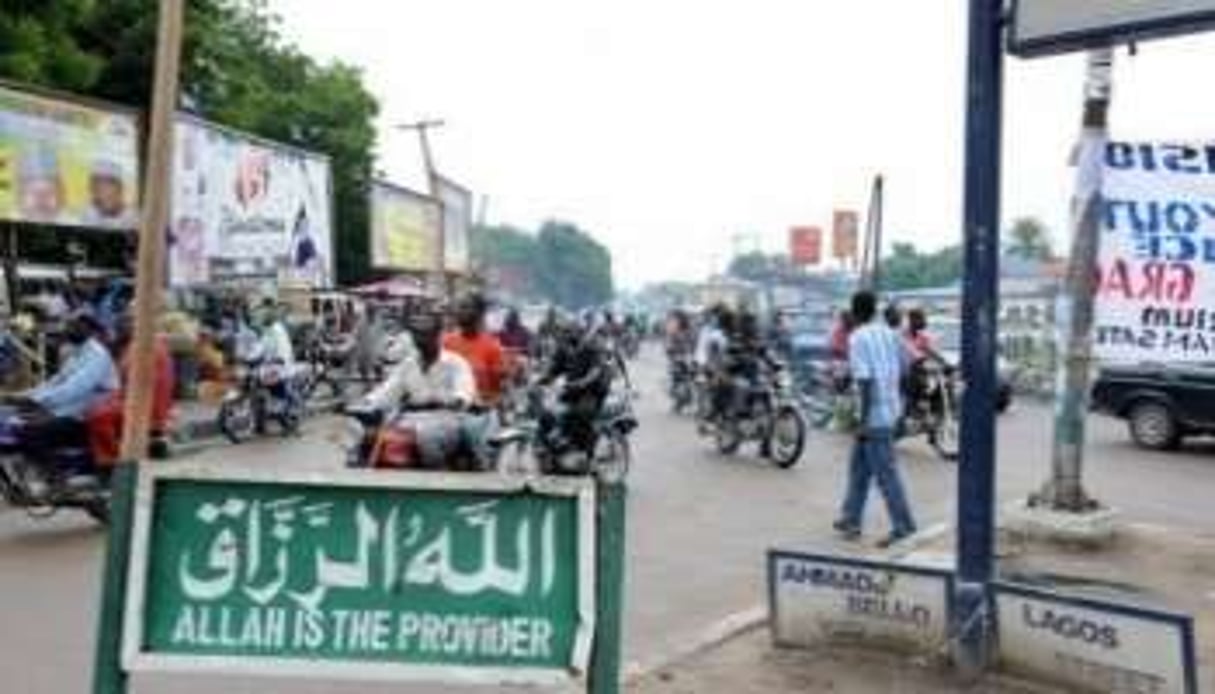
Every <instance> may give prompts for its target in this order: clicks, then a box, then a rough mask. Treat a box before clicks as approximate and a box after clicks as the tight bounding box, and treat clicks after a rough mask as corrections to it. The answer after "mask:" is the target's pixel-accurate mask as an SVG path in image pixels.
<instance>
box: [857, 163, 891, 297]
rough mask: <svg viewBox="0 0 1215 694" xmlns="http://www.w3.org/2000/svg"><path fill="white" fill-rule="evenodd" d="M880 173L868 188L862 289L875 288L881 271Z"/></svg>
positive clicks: (881, 204) (883, 182)
mask: <svg viewBox="0 0 1215 694" xmlns="http://www.w3.org/2000/svg"><path fill="white" fill-rule="evenodd" d="M884 184H885V181H884V179H883V177H882V174H878V175H876V176H874V177H873V185H872V186H871V187H870V189H869V213H868V215H866V217H865V242H864V243H865V245H864V246H863V247H862V249H861V281H860V285H861V288H863V289H870V290H874V291H876V290H877V287H878V282H879V281H880V280H881V273H882V206H883V203H884V201H883V199H882V194H883V187H884Z"/></svg>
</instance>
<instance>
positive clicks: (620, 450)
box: [595, 434, 633, 484]
mask: <svg viewBox="0 0 1215 694" xmlns="http://www.w3.org/2000/svg"><path fill="white" fill-rule="evenodd" d="M605 445H606V446H607V452H606V455H605V456H604V457H603V458H601V459H599V460H598V461H596V465H595V474H596V475H597V476H598V477H599V481H600V482H603V483H605V484H620V483H621V482H623V481H624V478H625V477H628V475H629V464H630V463H631V462H632V458H633V452H632V449H631V447H630V446H629V440H628V438H627V437H625V436H621V435H619V434H613V435H611V436H608V437H607V440H606V441H605Z"/></svg>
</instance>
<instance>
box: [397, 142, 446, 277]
mask: <svg viewBox="0 0 1215 694" xmlns="http://www.w3.org/2000/svg"><path fill="white" fill-rule="evenodd" d="M443 125H444V122H443V121H442V120H440V119H434V118H432V119H423V120H419V121H415V122H413V123H402V124H400V125H398V126H397V130H416V131H418V142H419V143H420V144H421V146H422V164H423V166H425V168H426V186H427V190H428V191H429V192H430V196H431V197H432V198H434V199H435V200H439V179H438V171H436V170H435V160H434V154H433V153H432V152H431V149H430V130H431V129H432V128H441V127H443ZM441 206H442V201H441V200H440V209H441ZM438 256H439V258H438V262H437V264H436V267H435V273H436V275H435V276H436V278H437V279H436V281H435V288H436V289H437V290H438V291H439V293H440V295H444V296H445V295H446V294H447V226H446V225H445V224H444V223H443V219H442V217H440V220H439V249H438Z"/></svg>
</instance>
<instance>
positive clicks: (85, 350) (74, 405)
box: [16, 312, 118, 461]
mask: <svg viewBox="0 0 1215 694" xmlns="http://www.w3.org/2000/svg"><path fill="white" fill-rule="evenodd" d="M101 329H102V326H101V325H100V324H99V323H98V322H97V320H96V319H95V318H93V316H92V315H91V314H88V313H86V312H78V313H76V314H75V315H74V316H72V318H71V320H69V321H68V324H67V332H66V337H67V340H68V343H69V344H70V345H71V346H72V347H73V352H72V355H71V357H69V358H68V360H67V361H66V362H65V363H64V364H63V366H62V367H61V368H60V369H59V372H58V373H56V374H55V376H54V377H53V378H51V380H49V381H47V382H46V383H44V384H42V385H41V386H38V387H37V388H35V389H33V390H31V391H27V392H26V393H24V394H22V395H20V396H18V397H17V398H16V401H17V402H18V403H19V404H20V403H32V404H34V405H36V406H37V408H38V409H39V410H40V413H41V414H43V415H44V416H42V417H39V418H37V419H35V420H33V421H31V422H30V423H29V425H28V427H27V429H26V444H25V446H26V454H27V455H28V456H29V457H30V459H31V460H35V461H44V460H48V459H49V457H50V456H49V453H50V452H51V451H52V450H53V449H54V448H55V447H56V446H64V445H75V444H79V445H80V446H81V447H83V446H85V445H86V444H87V430H86V428H85V423H84V420H85V416H86V415H87V414H88V412H89V411H90V410H91V409H92V408H94V407H96V406H97V405H99V404H101V403H102V402H103V401H104V400H105V399H106V398H107V397H108V396H109V395H110V394H111V393H113V392H114V391H115V390H117V389H118V370H117V369H116V368H115V367H114V360H113V358H112V357H111V356H110V351H109V350H108V349H106V347H105V345H103V344H102V343H101V340H100V339H98V334H99V332H100V331H101Z"/></svg>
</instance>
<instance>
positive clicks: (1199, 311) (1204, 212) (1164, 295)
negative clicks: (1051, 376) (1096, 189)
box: [1093, 141, 1215, 362]
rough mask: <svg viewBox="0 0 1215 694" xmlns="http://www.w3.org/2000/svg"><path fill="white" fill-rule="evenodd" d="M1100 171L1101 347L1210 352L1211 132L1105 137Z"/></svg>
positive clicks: (1204, 355)
mask: <svg viewBox="0 0 1215 694" xmlns="http://www.w3.org/2000/svg"><path fill="white" fill-rule="evenodd" d="M1103 176H1104V180H1103V185H1102V196H1103V202H1104V214H1103V215H1102V217H1103V218H1102V219H1101V225H1100V228H1101V240H1100V241H1101V247H1100V254H1099V261H1098V267H1097V292H1096V295H1097V297H1096V298H1097V306H1096V316H1095V321H1094V325H1093V343H1094V349H1095V351H1096V353H1097V355H1098V356H1100V357H1101V358H1102V359H1105V360H1107V361H1124V362H1127V361H1129V362H1137V361H1145V360H1146V361H1156V362H1209V361H1212V360H1215V142H1189V143H1177V142H1158V141H1156V142H1153V141H1149V142H1110V143H1108V144H1107V145H1106V148H1105V167H1104V172H1103Z"/></svg>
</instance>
